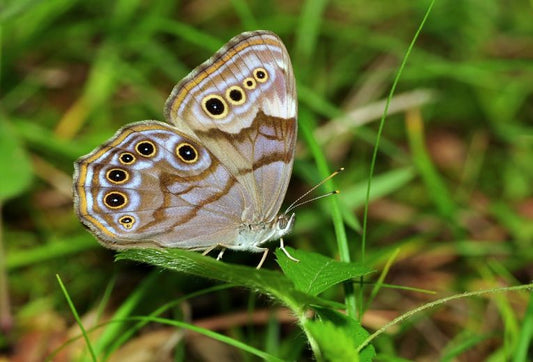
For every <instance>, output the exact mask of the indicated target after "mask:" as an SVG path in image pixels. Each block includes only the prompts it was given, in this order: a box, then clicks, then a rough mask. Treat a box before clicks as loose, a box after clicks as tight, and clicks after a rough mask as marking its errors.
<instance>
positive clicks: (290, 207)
mask: <svg viewBox="0 0 533 362" xmlns="http://www.w3.org/2000/svg"><path fill="white" fill-rule="evenodd" d="M342 171H344V167H341V168H339V169H338V170H337V171H335V172H333V173H332V174H331V175H329V176H328V177H326V178H325V179H323V180H322V181H320V182H319V183H317V184H316V185H315V186H313V187H311V188H310V189H309V190H307V191H306V192H304V194H303V195H301V196H300V197H298V198H297V199H296V200H294V202H293V203H292V204H290V205H289V207H288V208H287V210H285V214H288V213H289V212H290V211H291V210H294V209H295V208H297V207H299V206H302V205H305V204H307V203H309V202H311V201H315V200H318V199H321V198H323V197H326V196H330V195H335V194H338V193H339V190H335V191H331V192H328V193H327V194H324V195H320V196H317V197H313V198H312V199H309V200H305V201H303V202H300V201H302V199H304V198H305V197H306V196H307V195H309V194H310V193H311V192H313V191H315V190H316V189H317V188H319V187H320V186H322V185H323V184H324V183H326V182H327V181H329V180H331V179H332V178H333V177H335V176H337V175H338V174H339V173H341V172H342Z"/></svg>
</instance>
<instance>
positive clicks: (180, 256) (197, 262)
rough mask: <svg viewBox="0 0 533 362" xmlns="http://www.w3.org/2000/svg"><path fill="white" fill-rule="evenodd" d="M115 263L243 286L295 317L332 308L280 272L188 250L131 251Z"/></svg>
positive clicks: (118, 256) (119, 255) (123, 252)
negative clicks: (125, 261)
mask: <svg viewBox="0 0 533 362" xmlns="http://www.w3.org/2000/svg"><path fill="white" fill-rule="evenodd" d="M116 259H117V260H122V259H130V260H135V261H140V262H144V263H148V264H152V265H156V266H159V267H162V268H166V269H171V270H175V271H179V272H183V273H187V274H192V275H196V276H200V277H203V278H208V279H215V280H219V281H222V282H226V283H231V284H235V285H239V286H243V287H246V288H249V289H252V290H256V291H258V292H260V293H263V294H267V295H270V296H273V297H275V298H276V299H278V300H280V301H281V302H283V303H284V304H286V305H287V306H288V307H289V308H291V309H292V310H293V311H294V312H295V313H297V314H301V313H302V312H303V311H304V310H305V309H306V307H307V306H308V305H310V304H313V305H331V303H328V301H325V300H323V299H320V298H317V297H314V296H312V295H306V294H304V293H302V292H301V291H300V290H297V289H296V288H295V287H294V285H293V283H292V281H291V280H290V279H289V278H287V277H286V276H284V275H283V274H281V273H280V272H276V271H271V270H264V269H260V270H257V269H255V268H251V267H248V266H243V265H235V264H228V263H224V262H222V261H218V260H215V259H214V258H211V257H209V256H204V255H201V254H199V253H197V252H193V251H189V250H183V249H130V250H125V251H121V252H120V253H118V254H117V257H116Z"/></svg>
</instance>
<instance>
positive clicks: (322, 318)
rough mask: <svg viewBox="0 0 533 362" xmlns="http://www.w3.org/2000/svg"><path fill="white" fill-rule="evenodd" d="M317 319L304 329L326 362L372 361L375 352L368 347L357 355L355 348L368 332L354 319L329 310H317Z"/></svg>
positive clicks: (309, 322)
mask: <svg viewBox="0 0 533 362" xmlns="http://www.w3.org/2000/svg"><path fill="white" fill-rule="evenodd" d="M316 311H317V315H318V317H319V319H317V320H313V321H307V322H305V328H306V329H307V330H308V331H309V332H310V333H311V335H312V336H313V338H314V339H315V341H316V343H317V344H318V347H319V349H320V352H321V353H322V358H323V359H324V360H326V361H331V362H336V361H361V362H366V361H372V358H373V357H374V356H375V350H374V347H373V346H372V345H368V346H366V347H365V348H363V350H362V351H361V353H360V354H358V353H357V350H356V347H357V346H359V345H360V344H361V343H363V341H365V339H366V338H367V337H368V335H369V334H368V332H367V331H366V330H365V329H364V328H363V327H362V326H361V324H359V322H357V321H356V320H355V319H353V318H350V317H348V316H346V315H344V314H341V313H338V312H336V311H333V310H330V309H322V308H317V309H316Z"/></svg>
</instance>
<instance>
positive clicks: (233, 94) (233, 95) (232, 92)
mask: <svg viewBox="0 0 533 362" xmlns="http://www.w3.org/2000/svg"><path fill="white" fill-rule="evenodd" d="M226 98H227V99H228V101H229V102H230V103H231V104H233V105H236V106H238V105H240V104H243V103H244V102H246V94H245V93H244V91H243V90H242V88H241V87H239V86H236V85H234V86H232V87H229V88H228V89H227V90H226Z"/></svg>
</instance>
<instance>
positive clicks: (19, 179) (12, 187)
mask: <svg viewBox="0 0 533 362" xmlns="http://www.w3.org/2000/svg"><path fill="white" fill-rule="evenodd" d="M0 165H2V176H1V177H0V202H1V201H4V200H7V199H9V198H11V197H14V196H16V195H18V194H20V193H21V192H23V191H24V190H26V188H27V187H28V186H29V185H30V182H31V179H32V176H33V171H32V168H31V162H30V158H29V157H28V155H27V154H26V151H25V150H24V147H23V146H22V143H21V142H20V140H19V138H18V137H17V134H16V133H15V131H14V130H13V128H12V127H11V124H9V123H8V122H7V121H6V120H5V119H3V118H0Z"/></svg>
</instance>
